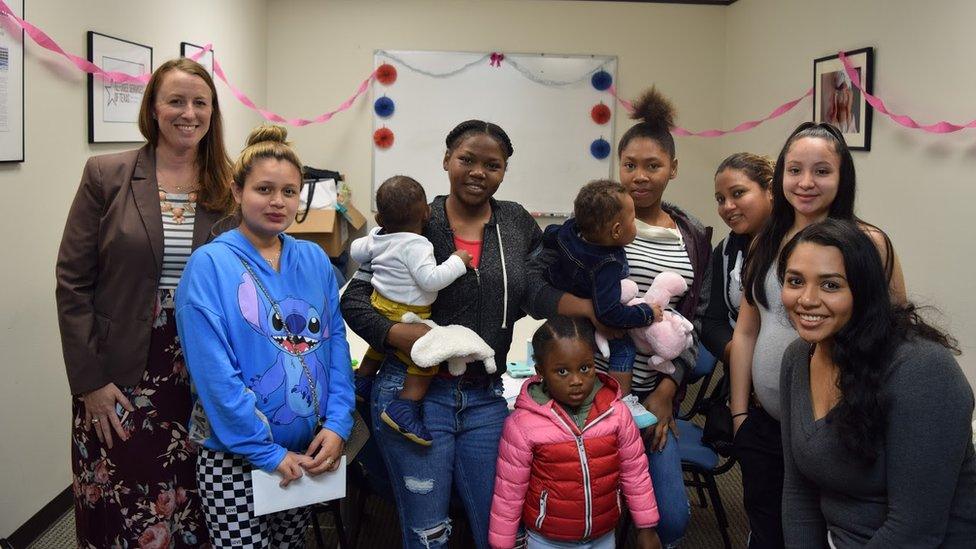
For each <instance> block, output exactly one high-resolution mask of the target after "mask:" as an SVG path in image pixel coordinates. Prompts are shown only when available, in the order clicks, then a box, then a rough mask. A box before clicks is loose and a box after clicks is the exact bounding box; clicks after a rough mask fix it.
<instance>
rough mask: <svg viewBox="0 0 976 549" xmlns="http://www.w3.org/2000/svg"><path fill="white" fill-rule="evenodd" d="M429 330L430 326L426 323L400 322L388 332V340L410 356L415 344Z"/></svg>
mask: <svg viewBox="0 0 976 549" xmlns="http://www.w3.org/2000/svg"><path fill="white" fill-rule="evenodd" d="M429 331H430V327H429V326H427V325H426V324H411V323H406V322H398V323H396V324H394V325H393V327H392V328H390V331H389V332H387V334H386V342H387V343H388V344H389V345H391V346H393V347H396V348H397V349H399V350H401V351H403V352H404V353H406V354H407V356H409V355H410V349H412V348H413V344H414V343H416V342H417V340H418V339H420V338H421V337H423V336H424V335H425V334H426V333H427V332H429Z"/></svg>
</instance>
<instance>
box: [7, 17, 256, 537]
mask: <svg viewBox="0 0 976 549" xmlns="http://www.w3.org/2000/svg"><path fill="white" fill-rule="evenodd" d="M26 4H27V17H26V19H27V20H28V21H30V22H32V23H33V24H35V25H36V26H38V27H40V28H41V29H44V30H45V32H47V33H48V34H49V35H50V36H51V37H52V38H54V39H55V40H56V41H58V42H59V43H60V44H61V45H62V46H63V47H64V48H65V50H67V51H69V52H72V53H75V54H77V55H80V56H82V57H84V56H85V55H86V47H87V46H86V38H85V33H86V31H88V30H94V31H98V32H101V33H104V34H108V35H112V36H117V37H120V38H126V39H129V40H132V41H134V42H139V43H143V44H147V45H150V46H152V47H153V59H154V63H155V65H156V66H158V65H159V64H160V63H161V62H162V61H165V60H166V59H170V58H172V57H176V56H178V55H179V53H180V42H181V41H187V42H192V43H196V44H201V45H202V44H204V43H206V42H211V41H212V42H213V43H214V47H215V48H216V54H217V57H218V59H219V60H220V61H221V64H222V65H223V67H224V69H225V70H226V72H227V73H228V76H229V77H230V78H231V79H232V81H233V82H235V83H236V84H237V85H238V86H239V87H240V88H242V89H244V90H246V91H247V92H248V93H251V94H253V95H252V96H253V98H254V99H255V100H256V101H258V102H263V101H264V100H265V97H266V96H265V83H266V80H267V79H266V75H265V56H266V49H265V44H266V34H267V33H266V26H265V17H266V10H267V6H266V3H265V2H264V1H263V0H219V1H216V0H211V1H207V2H198V1H193V0H170V1H168V2H153V3H150V2H145V3H144V2H123V1H109V0H86V1H85V2H74V1H70V0H60V1H49V2H40V1H30V0H28V2H26ZM28 40H29V39H28ZM26 50H27V55H26V60H25V61H26V69H27V75H26V94H25V95H26V128H27V132H26V158H27V161H26V162H24V163H22V164H10V165H0V186H2V188H3V189H4V196H5V198H4V200H2V201H0V234H2V235H4V236H5V237H4V243H3V247H2V257H3V264H4V268H3V269H2V270H0V288H3V291H2V293H0V349H2V351H0V353H2V355H0V356H2V359H0V360H2V365H3V371H4V376H5V378H4V381H3V383H2V385H0V418H3V419H2V425H3V427H2V440H3V442H2V444H0V537H5V536H8V535H10V534H11V533H12V532H13V530H14V529H16V528H17V527H19V526H20V525H21V524H23V523H24V522H25V521H26V520H27V519H28V518H30V517H31V515H33V514H34V513H36V512H37V511H38V510H39V509H40V508H41V507H42V506H43V505H44V504H46V503H47V502H48V501H50V500H51V499H52V498H53V497H54V496H55V495H57V494H58V493H59V492H60V491H61V490H63V489H64V488H65V487H66V486H68V485H70V484H71V476H70V472H71V469H70V462H69V458H68V455H69V454H68V450H69V445H68V436H69V434H68V433H69V430H68V429H69V421H70V418H69V410H70V400H69V396H68V385H67V382H66V379H65V374H64V365H63V364H64V363H63V361H62V358H61V345H60V342H59V336H58V328H57V317H56V314H55V305H54V262H55V256H56V255H57V248H58V244H59V242H60V240H61V230H62V228H63V227H64V219H65V216H66V214H67V211H68V206H69V204H70V202H71V199H72V197H73V196H74V193H75V189H76V188H77V186H78V181H79V179H80V177H81V169H82V167H83V166H84V163H85V159H86V158H87V157H88V156H90V155H93V154H101V153H106V152H111V151H117V150H124V149H128V148H132V147H134V146H135V145H128V144H127V145H96V146H91V145H88V143H87V140H88V130H87V123H88V122H87V108H88V107H87V93H86V79H85V76H84V75H83V74H81V73H80V72H79V71H77V70H76V69H75V68H74V67H73V66H72V65H69V63H68V62H67V61H65V60H63V59H62V58H59V57H56V56H55V55H54V54H51V53H49V52H47V51H46V50H42V49H41V48H40V47H38V46H36V45H34V44H33V43H30V42H28V44H27V47H26ZM217 88H218V92H219V93H220V99H221V103H222V107H223V109H224V120H225V123H226V124H225V131H226V136H225V137H226V139H227V145H228V148H229V149H230V152H231V154H234V153H236V152H237V151H238V150H240V147H241V145H242V144H243V140H244V137H245V136H246V135H247V132H248V131H249V130H250V128H251V127H252V126H253V125H255V124H256V123H257V121H258V117H257V116H256V115H253V114H251V111H249V110H247V109H245V108H244V107H243V106H242V105H240V104H239V103H238V102H237V101H236V100H235V99H234V98H233V96H231V95H230V94H229V93H227V89H226V87H224V86H223V84H221V83H218V84H217Z"/></svg>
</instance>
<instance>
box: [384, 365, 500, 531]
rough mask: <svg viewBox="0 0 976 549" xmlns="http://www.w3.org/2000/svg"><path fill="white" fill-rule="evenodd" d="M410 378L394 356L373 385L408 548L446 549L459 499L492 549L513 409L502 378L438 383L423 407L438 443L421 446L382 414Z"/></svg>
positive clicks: (437, 379)
mask: <svg viewBox="0 0 976 549" xmlns="http://www.w3.org/2000/svg"><path fill="white" fill-rule="evenodd" d="M406 375H407V369H406V367H405V366H404V365H403V364H402V363H400V361H398V360H396V359H395V358H392V357H391V356H390V355H387V358H386V360H385V361H384V362H383V366H382V367H381V368H380V371H379V373H378V374H377V376H376V382H375V383H374V384H373V394H372V405H373V437H374V439H375V441H376V444H377V446H378V447H379V449H380V453H382V455H383V461H384V462H385V463H386V468H387V472H388V473H389V475H390V486H391V488H392V489H393V495H394V497H395V498H396V503H397V511H398V513H399V516H400V527H401V530H402V536H403V547H409V548H415V549H430V548H432V547H440V546H445V545H446V544H447V541H448V538H449V536H450V534H451V521H450V519H449V518H448V508H449V506H450V503H451V495H452V493H456V494H457V495H458V497H459V499H460V500H461V503H462V504H463V505H464V509H465V512H466V513H467V517H468V523H469V524H470V527H471V533H472V535H473V537H474V541H475V544H476V546H477V547H479V548H487V547H488V518H489V511H490V510H491V497H492V493H493V492H494V488H495V461H496V459H497V458H498V442H499V440H500V439H501V436H502V426H503V425H504V422H505V418H506V417H507V416H508V406H507V403H506V401H505V399H504V397H503V396H502V392H503V388H502V381H501V379H499V378H497V377H488V376H481V377H465V376H461V377H454V378H444V377H440V376H435V377H434V378H433V379H432V380H431V384H430V388H429V389H428V390H427V395H426V396H425V397H424V400H423V403H422V410H423V415H424V423H425V424H426V425H427V429H428V430H429V431H430V434H431V435H433V437H434V442H433V444H432V445H431V446H429V447H424V446H420V445H418V444H415V443H413V442H410V441H409V440H407V439H406V438H405V437H403V435H401V434H399V433H396V432H394V431H393V430H392V429H391V428H390V427H388V426H387V425H386V424H385V423H383V421H382V420H381V419H380V412H381V411H382V410H383V409H384V408H385V407H386V405H387V404H389V402H390V401H391V400H393V399H394V398H396V397H397V394H398V393H399V392H400V390H402V389H403V382H404V379H405V378H406Z"/></svg>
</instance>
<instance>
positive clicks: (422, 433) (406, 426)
mask: <svg viewBox="0 0 976 549" xmlns="http://www.w3.org/2000/svg"><path fill="white" fill-rule="evenodd" d="M380 418H382V419H383V423H386V424H387V425H389V426H390V427H391V428H392V429H393V430H394V431H396V432H398V433H400V434H401V435H403V436H405V437H407V438H408V439H409V440H410V441H412V442H416V443H417V444H420V445H421V446H430V445H431V443H432V442H434V438H433V437H432V436H430V432H429V431H428V430H427V427H426V426H425V425H424V421H423V419H422V418H421V413H420V402H418V401H416V400H405V399H402V398H397V399H394V400H392V401H391V402H390V403H389V404H387V405H386V409H385V410H383V413H382V414H381V415H380Z"/></svg>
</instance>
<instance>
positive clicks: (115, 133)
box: [88, 31, 153, 143]
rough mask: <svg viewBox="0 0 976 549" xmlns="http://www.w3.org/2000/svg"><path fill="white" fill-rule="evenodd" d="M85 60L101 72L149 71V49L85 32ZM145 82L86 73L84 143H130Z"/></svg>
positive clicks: (136, 133) (136, 127) (135, 137)
mask: <svg viewBox="0 0 976 549" xmlns="http://www.w3.org/2000/svg"><path fill="white" fill-rule="evenodd" d="M88 60H89V61H91V62H92V63H94V64H96V65H98V66H99V67H101V68H102V69H103V70H105V71H115V72H123V73H126V74H131V75H133V76H137V75H140V74H146V73H151V72H152V70H153V65H152V48H151V47H149V46H144V45H142V44H137V43H135V42H129V41H128V40H122V39H121V38H113V37H111V36H106V35H104V34H99V33H97V32H93V31H88ZM145 89H146V85H145V84H132V83H128V82H108V81H106V80H104V79H102V78H100V77H96V76H94V75H91V74H89V75H88V142H89V143H134V142H139V141H144V138H143V137H142V134H141V133H139V107H140V105H141V104H142V95H143V92H144V91H145Z"/></svg>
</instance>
